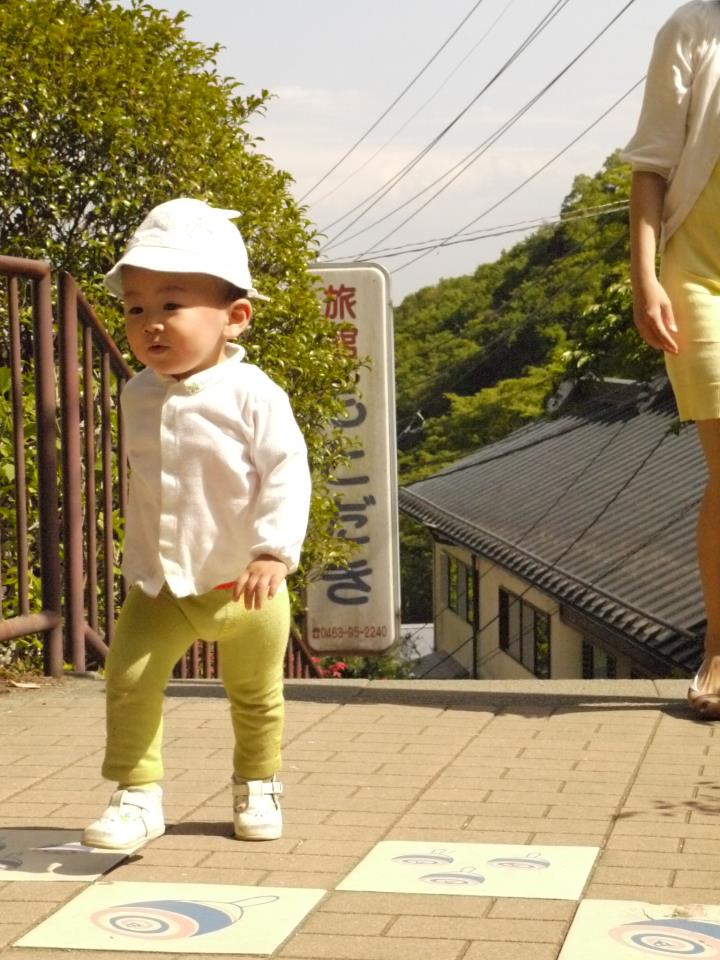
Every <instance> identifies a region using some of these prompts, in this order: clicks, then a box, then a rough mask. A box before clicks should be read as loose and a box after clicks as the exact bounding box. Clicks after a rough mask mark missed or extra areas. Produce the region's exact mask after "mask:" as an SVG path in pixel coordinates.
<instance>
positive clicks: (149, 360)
mask: <svg viewBox="0 0 720 960" xmlns="http://www.w3.org/2000/svg"><path fill="white" fill-rule="evenodd" d="M236 216H238V213H237V212H236V211H233V210H219V209H216V208H213V207H210V206H208V205H207V204H205V203H203V202H202V201H199V200H191V199H185V198H183V199H178V200H171V201H169V202H167V203H163V204H160V206H158V207H155V209H153V210H152V211H151V212H150V213H149V214H148V216H147V217H146V218H145V220H144V221H143V222H142V223H141V225H140V226H139V228H138V229H137V231H136V232H135V234H134V235H133V236H132V238H131V240H130V242H129V244H128V247H127V250H126V252H125V254H124V255H123V257H122V258H121V259H120V260H119V261H118V263H117V264H116V265H115V266H114V267H113V268H112V270H111V271H110V272H109V273H108V274H107V276H106V278H105V282H106V284H107V286H108V288H109V289H110V290H111V291H112V293H114V294H116V295H117V296H119V297H122V300H123V303H124V312H125V323H126V328H127V338H128V343H129V345H130V348H131V350H132V352H133V354H134V355H135V356H136V357H137V359H138V360H139V361H140V362H141V363H142V364H143V365H144V367H145V369H144V370H142V371H141V372H140V373H138V374H137V375H136V376H134V377H133V378H132V380H130V381H129V382H128V383H127V385H126V387H125V389H124V390H123V393H122V396H121V407H122V412H123V418H124V424H125V430H126V436H127V450H128V460H129V463H130V470H131V473H130V497H129V504H128V511H127V520H126V531H125V548H124V554H123V574H124V576H125V577H126V580H127V582H128V584H129V591H128V594H127V598H126V600H125V603H124V604H123V606H122V609H121V611H120V616H119V619H118V623H117V630H116V633H115V637H114V639H113V642H112V644H111V646H110V651H109V654H108V658H107V663H106V682H107V745H106V752H105V761H104V763H103V767H102V773H103V776H104V777H106V778H108V779H111V780H115V781H117V783H118V787H117V790H116V791H115V792H114V793H113V795H112V798H111V801H110V806H109V807H108V808H107V810H106V811H105V812H104V813H103V814H102V816H101V817H100V818H99V819H98V820H96V821H95V822H94V823H92V824H90V826H88V827H87V828H86V830H85V832H84V834H83V843H85V844H87V845H88V846H92V847H103V848H108V849H113V850H130V849H132V848H134V847H136V846H138V845H139V844H140V843H142V842H144V841H146V840H150V839H152V838H153V837H158V836H160V835H161V834H162V833H163V832H164V830H165V825H164V819H163V812H162V790H161V787H160V785H159V781H160V780H161V778H162V776H163V765H162V759H161V741H162V707H163V692H164V688H165V685H166V683H167V680H168V678H169V676H170V674H171V671H172V668H173V666H174V664H175V663H176V662H177V661H178V659H179V658H180V657H181V656H182V655H183V654H184V653H185V651H186V650H187V648H188V647H189V646H190V645H191V643H192V642H193V641H194V640H196V639H197V638H200V637H201V638H203V639H204V640H207V641H217V642H218V645H219V651H220V658H221V664H222V680H223V684H224V686H225V690H226V692H227V696H228V699H229V701H230V713H231V718H232V725H233V732H234V735H235V749H234V756H233V783H232V790H233V809H234V832H235V836H236V837H238V838H239V839H242V840H270V839H275V838H277V837H279V836H280V835H281V832H282V815H281V812H280V805H279V801H278V797H279V795H280V793H281V792H282V785H281V784H280V783H279V781H278V780H277V778H276V774H277V772H278V769H279V767H280V740H281V735H282V726H283V710H284V705H283V659H284V652H285V647H286V644H287V639H288V632H289V625H290V612H289V602H288V593H287V588H286V585H285V577H286V576H287V574H288V573H290V572H292V571H293V570H294V569H295V568H296V566H297V563H298V559H299V555H300V548H301V546H302V542H303V538H304V536H305V529H306V525H307V517H308V508H309V500H310V474H309V470H308V463H307V452H306V447H305V443H304V441H303V437H302V434H301V433H300V430H299V428H298V426H297V424H296V422H295V420H294V418H293V414H292V411H291V409H290V403H289V401H288V398H287V395H286V394H285V393H284V392H283V390H281V389H280V387H278V386H277V385H276V384H275V383H273V381H272V380H270V378H269V377H267V376H266V375H265V374H264V373H262V372H261V371H260V370H259V369H258V367H255V366H252V365H251V364H248V363H244V362H243V358H244V353H245V351H244V350H243V348H242V347H241V346H239V345H237V344H232V343H230V342H229V341H231V340H233V339H234V338H236V337H238V336H239V335H240V334H241V333H242V332H243V330H245V328H246V327H247V326H248V324H249V322H250V318H251V315H252V308H251V305H250V300H249V298H250V297H260V294H258V293H257V291H256V290H254V289H253V285H252V281H251V279H250V273H249V269H248V262H247V253H246V250H245V245H244V243H243V240H242V237H241V235H240V233H239V231H238V230H237V228H236V227H235V226H234V224H233V223H232V222H231V218H233V217H236Z"/></svg>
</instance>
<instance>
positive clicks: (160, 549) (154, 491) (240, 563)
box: [121, 344, 310, 597]
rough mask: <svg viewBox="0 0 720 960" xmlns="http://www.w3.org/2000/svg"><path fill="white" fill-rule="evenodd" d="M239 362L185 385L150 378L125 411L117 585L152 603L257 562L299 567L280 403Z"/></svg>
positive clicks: (281, 397) (302, 501)
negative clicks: (268, 558) (126, 472)
mask: <svg viewBox="0 0 720 960" xmlns="http://www.w3.org/2000/svg"><path fill="white" fill-rule="evenodd" d="M244 355H245V351H244V349H243V348H242V347H240V346H238V345H237V344H231V345H228V358H227V359H226V360H225V361H223V362H222V363H220V364H218V365H217V366H214V367H210V368H209V369H207V370H202V371H201V372H200V373H196V374H194V375H193V376H190V377H188V378H187V379H185V380H176V379H175V378H174V377H166V376H162V375H160V374H158V373H155V372H154V371H153V370H150V369H149V368H146V369H145V370H143V371H142V372H141V373H139V374H137V375H136V376H135V377H133V378H132V379H131V380H130V381H128V383H127V384H126V386H125V388H124V390H123V392H122V396H121V407H122V412H123V416H124V422H125V429H126V434H127V449H128V460H129V462H130V470H131V473H130V496H129V503H128V511H127V518H126V527H125V548H124V555H123V574H124V575H125V577H126V578H127V580H128V581H129V582H130V583H132V584H137V585H138V586H140V587H141V588H142V589H143V591H144V592H145V593H147V594H149V595H150V596H157V594H158V593H159V592H160V589H161V588H162V585H163V583H164V582H167V584H168V586H169V588H170V589H171V591H172V592H173V593H174V594H175V596H178V597H184V596H189V595H192V594H199V593H205V592H206V591H208V590H212V589H213V588H214V587H216V586H218V585H219V584H223V583H228V582H230V581H231V580H235V579H237V578H238V577H239V576H240V574H241V573H242V572H243V570H244V569H245V567H246V566H247V564H248V563H249V562H250V561H251V560H252V559H254V558H255V557H257V556H259V555H260V554H265V553H267V554H271V555H272V556H274V557H277V558H278V559H279V560H283V561H284V562H285V563H286V564H287V566H288V569H289V570H290V571H292V570H294V569H295V568H296V567H297V564H298V560H299V557H300V549H301V547H302V542H303V539H304V537H305V531H306V527H307V519H308V510H309V502H310V473H309V469H308V462H307V450H306V447H305V441H304V439H303V436H302V434H301V432H300V429H299V427H298V426H297V423H296V422H295V418H294V417H293V414H292V410H291V408H290V402H289V400H288V398H287V395H286V394H285V392H284V391H283V390H282V389H281V388H280V387H279V386H277V384H275V383H274V382H273V381H272V380H271V379H270V378H269V377H268V376H266V374H264V373H263V372H262V371H261V370H260V369H259V368H258V367H255V366H253V365H251V364H248V363H243V362H242V361H243V357H244Z"/></svg>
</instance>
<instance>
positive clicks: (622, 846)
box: [0, 679, 720, 960]
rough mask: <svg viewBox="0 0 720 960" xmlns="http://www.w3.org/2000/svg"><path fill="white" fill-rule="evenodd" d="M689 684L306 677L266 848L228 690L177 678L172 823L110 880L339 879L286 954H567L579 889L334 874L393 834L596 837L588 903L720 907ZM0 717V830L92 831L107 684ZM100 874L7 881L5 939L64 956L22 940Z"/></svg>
mask: <svg viewBox="0 0 720 960" xmlns="http://www.w3.org/2000/svg"><path fill="white" fill-rule="evenodd" d="M685 687H686V684H685V683H684V682H681V681H677V682H676V681H662V682H657V683H653V682H651V681H632V682H626V681H592V682H581V681H551V682H542V681H536V682H527V683H522V684H518V683H513V682H497V681H496V682H473V681H435V682H425V681H403V682H397V683H394V682H386V681H376V682H364V681H358V682H354V681H318V682H314V683H301V682H291V683H290V684H289V685H288V723H287V730H286V747H285V752H284V758H285V759H284V770H283V781H284V783H285V788H286V796H285V799H284V803H283V810H284V814H285V821H286V828H285V834H284V836H283V838H282V840H278V841H275V842H272V843H255V844H252V843H240V842H238V841H236V840H234V839H232V837H231V835H230V833H231V831H230V822H229V819H230V816H229V811H230V788H229V785H228V780H229V770H230V763H231V753H232V744H231V734H230V726H229V720H228V716H227V705H226V703H225V702H224V700H223V699H221V698H220V697H218V696H208V695H205V696H192V697H188V696H183V697H179V696H174V695H173V696H170V697H169V698H168V701H167V719H166V751H165V757H166V764H167V768H168V772H167V779H166V781H165V793H166V815H167V818H168V820H169V822H170V823H171V824H172V826H171V827H170V829H169V832H168V833H167V834H166V835H165V836H164V837H162V838H160V839H159V840H157V841H155V842H153V843H152V844H150V845H149V846H148V847H146V848H145V849H144V850H142V851H141V852H140V853H139V854H138V855H136V856H135V857H134V858H133V859H132V860H131V861H129V862H126V863H124V864H121V865H120V866H119V867H117V868H116V869H115V870H114V871H113V872H112V874H111V876H112V879H114V880H148V881H160V880H172V881H176V882H193V881H195V882H206V883H228V884H253V885H255V884H257V885H267V886H296V887H297V886H302V887H321V888H323V889H326V890H328V891H329V892H328V894H327V895H326V897H325V898H324V899H323V900H322V901H321V903H320V904H319V905H318V907H317V908H316V909H315V910H314V911H313V912H312V913H311V914H310V915H309V916H308V917H307V919H306V920H305V922H304V923H303V924H302V925H301V926H300V927H299V928H298V929H297V931H296V932H295V934H294V935H293V936H292V937H290V939H288V940H287V941H286V942H285V944H284V945H283V946H282V947H281V948H280V949H279V950H278V951H277V954H276V956H278V957H281V958H283V960H317V958H329V960H385V958H387V960H405V958H408V960H410V958H412V960H426V958H427V960H481V958H482V960H501V958H502V960H516V958H517V960H519V958H521V957H522V958H523V960H525V958H527V957H528V956H531V957H533V960H555V958H556V957H557V955H558V953H559V951H560V949H561V946H562V943H563V939H564V937H565V934H566V932H567V929H568V927H569V925H570V923H571V921H572V918H573V916H574V913H575V910H576V906H577V905H576V904H575V903H569V902H566V901H553V900H520V899H493V898H489V897H453V896H442V895H440V896H439V895H429V896H416V895H409V894H407V895H406V894H403V895H400V894H396V895H393V894H375V893H373V894H371V893H356V892H345V891H335V889H334V888H335V887H336V886H337V884H338V883H339V882H340V880H341V879H342V878H343V877H344V876H346V875H347V873H348V872H349V871H350V870H351V869H352V868H353V867H354V866H355V864H356V863H357V862H358V861H359V860H360V859H362V857H364V856H365V854H366V853H368V852H369V850H370V849H371V848H372V847H373V846H374V844H376V843H377V842H378V841H379V840H387V839H404V840H427V841H429V842H442V841H445V842H453V841H464V842H478V843H491V842H496V843H532V844H544V845H547V844H578V845H583V846H586V845H591V846H599V847H601V851H602V852H601V855H600V857H599V858H598V860H597V862H596V865H595V868H594V870H593V872H592V874H591V876H590V879H589V883H588V886H587V889H586V891H585V897H587V898H601V899H625V900H644V901H648V902H654V903H671V904H688V903H718V902H720V859H718V856H717V851H718V845H719V841H720V728H718V726H717V725H716V724H712V723H711V724H703V723H699V722H696V721H695V720H694V719H693V718H692V717H691V716H690V714H689V712H688V710H687V708H686V707H685V704H684V702H683V699H682V698H683V696H684V692H685ZM191 691H195V692H197V688H195V687H193V688H191ZM202 692H203V693H205V694H209V693H213V692H215V688H213V687H212V685H211V688H210V689H208V688H203V691H202ZM0 730H2V740H1V741H0V826H1V827H13V826H14V827H28V826H32V827H41V826H42V827H64V828H77V827H82V826H84V825H85V823H86V822H87V821H88V820H89V819H91V818H93V817H95V816H96V815H97V813H98V811H99V810H101V809H102V808H103V807H104V805H105V803H106V800H107V797H108V795H109V786H108V784H106V783H104V782H103V781H102V780H101V779H100V776H99V772H98V771H99V765H100V759H101V755H102V745H103V684H102V683H101V682H97V681H92V680H82V679H68V680H65V681H63V682H61V683H60V684H58V685H54V686H50V687H45V688H43V689H41V690H14V691H13V692H11V693H9V694H6V695H3V696H1V697H0ZM0 881H1V878H0ZM84 886H85V885H84V884H82V883H73V882H69V883H64V882H63V883H52V882H49V883H22V882H14V883H10V882H7V883H4V884H3V883H2V882H0V956H1V957H3V958H12V960H53V958H55V957H57V953H56V952H55V951H48V950H36V949H20V948H17V949H15V948H13V947H12V944H13V942H14V941H15V940H16V939H17V938H18V937H20V936H21V935H22V934H23V933H25V932H26V931H28V930H29V929H31V928H32V927H34V926H36V925H37V924H38V923H39V922H40V921H41V920H42V919H43V918H45V917H47V916H48V915H49V914H50V913H52V912H54V911H55V910H56V909H57V908H58V906H59V905H61V904H62V903H63V902H65V901H67V900H69V899H71V898H72V897H73V896H75V894H76V893H77V892H78V891H79V890H80V889H82V888H83V887H84ZM80 956H81V957H82V958H85V960H101V958H102V960H118V958H122V957H126V956H130V954H124V953H117V952H111V953H106V952H98V951H87V952H85V951H83V953H82V954H81V955H80ZM163 956H165V957H168V956H172V954H164V955H163ZM183 956H186V957H187V956H188V955H187V954H185V955H183ZM197 956H199V955H197Z"/></svg>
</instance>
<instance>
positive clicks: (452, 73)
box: [313, 0, 517, 204]
mask: <svg viewBox="0 0 720 960" xmlns="http://www.w3.org/2000/svg"><path fill="white" fill-rule="evenodd" d="M516 2H517V0H507V3H506V4H505V6H504V7H503V9H502V10H501V12H500V13H499V14H498V16H497V17H496V18H495V19H494V20H493V22H492V23H491V24H490V26H489V27H488V29H487V30H486V31H485V33H484V34H483V35H482V36H481V37H480V39H479V40H478V41H477V43H475V44H474V45H473V46H472V47H471V48H470V50H469V51H468V52H467V53H466V54H465V56H464V57H463V58H462V60H460V61H459V62H458V63H457V64H456V65H455V67H453V69H452V70H451V71H450V73H449V74H448V75H447V76H446V77H445V79H444V80H443V82H442V83H441V84H440V86H439V87H437V88H436V89H435V90H434V91H433V93H431V94H430V96H429V97H428V98H427V100H425V101H424V102H423V103H422V104H421V105H420V106H419V107H418V109H417V110H416V111H415V112H414V113H413V114H412V115H411V116H410V117H408V119H407V120H406V121H405V122H404V123H403V124H402V126H400V127H398V128H397V130H395V132H394V133H393V134H391V136H390V137H388V139H387V140H386V141H385V143H383V145H382V146H381V147H378V149H377V150H376V151H375V153H373V155H372V156H371V157H369V158H368V159H367V160H365V161H364V162H363V163H361V164H360V166H359V167H356V168H355V170H353V172H352V173H350V174H348V176H347V177H345V179H344V180H341V181H340V183H338V184H337V185H336V186H334V187H333V188H332V190H328V192H327V193H324V194H323V195H322V197H319V198H318V199H317V200H315V201H313V202H314V203H315V204H320V203H323V201H325V200H327V199H328V198H329V197H331V196H333V194H335V193H337V191H338V190H340V189H341V188H342V187H344V186H345V184H346V183H349V181H350V180H352V179H353V178H354V177H356V176H357V174H358V173H360V172H361V171H362V170H364V169H365V168H366V167H368V166H370V164H371V163H372V162H373V160H375V159H376V157H378V156H380V154H381V153H382V152H383V150H385V148H386V147H388V146H389V145H390V144H391V143H392V142H393V141H394V140H395V139H396V138H397V137H398V136H399V135H400V134H401V133H402V132H403V130H405V128H406V127H408V126H409V125H410V124H411V123H412V122H413V120H414V119H415V117H417V116H419V115H420V114H421V113H422V112H423V110H424V109H425V108H426V107H427V106H428V105H429V104H430V103H432V101H433V100H434V99H435V97H437V95H438V94H439V93H440V91H441V90H443V89H444V88H445V87H446V86H447V85H448V83H449V82H450V80H452V78H453V77H454V76H455V74H456V73H457V72H458V70H459V69H460V68H461V67H462V65H463V64H464V63H466V62H467V61H468V60H469V59H470V57H471V56H472V55H473V53H475V51H476V50H477V49H478V47H479V46H480V45H481V44H482V43H483V41H484V40H486V39H487V37H489V36H490V34H491V33H492V32H493V30H494V29H495V27H496V26H497V25H498V23H499V22H500V21H501V20H502V19H503V17H504V16H505V14H506V13H507V12H508V11H509V10H510V7H511V6H512V5H513V4H514V3H516Z"/></svg>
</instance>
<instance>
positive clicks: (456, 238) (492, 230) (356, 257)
mask: <svg viewBox="0 0 720 960" xmlns="http://www.w3.org/2000/svg"><path fill="white" fill-rule="evenodd" d="M629 205H630V204H629V201H627V200H621V201H618V202H617V203H608V204H603V205H602V207H603V209H600V208H598V212H597V213H586V214H583V215H578V216H570V217H565V216H563V215H562V214H556V215H555V216H546V217H537V218H535V219H534V220H521V221H519V222H518V223H516V224H505V225H503V226H499V227H488V228H487V229H486V230H482V231H477V232H475V233H473V234H471V235H470V236H463V235H462V234H458V235H450V236H447V237H436V238H435V239H432V240H420V241H416V242H415V243H414V244H413V243H403V244H400V245H399V246H397V247H385V248H383V247H380V248H378V249H370V250H367V251H365V253H362V254H349V255H348V256H347V259H348V260H353V261H362V260H363V259H364V258H366V257H373V258H375V257H381V258H382V259H383V260H386V259H389V258H390V257H402V256H405V255H406V254H409V253H418V252H422V251H424V250H435V249H437V247H438V246H439V245H440V244H442V245H444V246H448V247H453V246H457V245H458V244H463V243H477V242H478V240H491V239H493V238H495V237H505V236H508V235H509V234H511V233H525V232H526V231H527V230H532V229H533V228H536V229H542V228H543V227H550V226H553V225H554V224H560V223H572V222H574V221H576V220H588V219H597V218H598V217H602V216H607V215H608V214H610V213H622V211H624V210H627V209H628V207H629Z"/></svg>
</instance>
